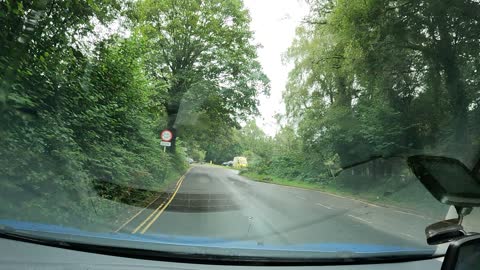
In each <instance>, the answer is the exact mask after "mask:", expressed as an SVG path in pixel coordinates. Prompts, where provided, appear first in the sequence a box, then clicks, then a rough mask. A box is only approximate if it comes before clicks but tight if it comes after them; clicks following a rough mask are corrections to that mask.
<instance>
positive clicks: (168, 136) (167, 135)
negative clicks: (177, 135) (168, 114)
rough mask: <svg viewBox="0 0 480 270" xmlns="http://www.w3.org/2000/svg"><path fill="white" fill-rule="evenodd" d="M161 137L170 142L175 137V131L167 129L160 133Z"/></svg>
mask: <svg viewBox="0 0 480 270" xmlns="http://www.w3.org/2000/svg"><path fill="white" fill-rule="evenodd" d="M160 139H162V141H164V142H169V141H171V140H172V139H173V133H172V132H171V131H170V130H168V129H165V130H163V131H162V132H161V133H160Z"/></svg>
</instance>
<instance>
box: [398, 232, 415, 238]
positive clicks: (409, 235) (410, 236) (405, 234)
mask: <svg viewBox="0 0 480 270" xmlns="http://www.w3.org/2000/svg"><path fill="white" fill-rule="evenodd" d="M400 234H401V235H404V236H406V237H409V238H412V239H415V237H414V236H413V235H411V234H408V233H400Z"/></svg>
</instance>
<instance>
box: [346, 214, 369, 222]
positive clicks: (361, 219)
mask: <svg viewBox="0 0 480 270" xmlns="http://www.w3.org/2000/svg"><path fill="white" fill-rule="evenodd" d="M347 216H349V217H351V218H354V219H358V220H360V221H363V222H365V223H368V224H372V222H370V221H368V220H365V219H363V218H359V217H356V216H352V215H347Z"/></svg>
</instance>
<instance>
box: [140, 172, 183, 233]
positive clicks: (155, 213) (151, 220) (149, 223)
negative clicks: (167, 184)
mask: <svg viewBox="0 0 480 270" xmlns="http://www.w3.org/2000/svg"><path fill="white" fill-rule="evenodd" d="M188 171H190V170H188ZM188 171H187V172H186V173H185V174H184V175H183V176H182V177H180V179H179V180H178V182H177V185H176V186H175V191H174V192H173V193H172V195H171V196H170V198H169V199H168V201H167V202H165V201H164V202H162V203H161V204H160V205H159V206H158V207H157V208H156V209H155V210H154V211H153V212H152V213H151V214H150V215H149V216H148V217H147V218H146V219H145V220H144V221H143V222H142V223H140V225H138V226H137V227H136V228H135V229H134V230H133V231H132V233H137V232H138V231H140V233H141V234H144V233H145V232H146V231H147V230H148V229H149V228H150V226H152V224H153V223H154V222H155V221H156V220H157V219H158V217H160V215H161V214H162V213H163V211H165V209H166V208H167V207H168V205H170V203H171V202H172V201H173V198H175V195H177V192H178V190H179V189H180V186H181V185H182V183H183V180H184V179H185V176H186V175H187V174H188ZM142 227H143V229H142ZM140 229H141V230H140Z"/></svg>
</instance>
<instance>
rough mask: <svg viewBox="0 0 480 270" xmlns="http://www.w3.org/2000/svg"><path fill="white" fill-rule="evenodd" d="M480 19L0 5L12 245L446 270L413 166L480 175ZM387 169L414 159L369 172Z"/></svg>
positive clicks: (119, 2)
mask: <svg viewBox="0 0 480 270" xmlns="http://www.w3.org/2000/svg"><path fill="white" fill-rule="evenodd" d="M478 14H480V4H479V3H478V2H477V1H462V0H459V1H448V3H444V2H439V1H434V0H421V1H411V2H405V1H395V0H392V1H364V0H335V1H330V0H313V1H302V0H286V1H275V0H268V1H266V0H265V1H255V0H200V1H199V0H155V1H154V0H137V1H127V0H109V1H83V0H82V1H78V0H64V1H55V0H43V1H22V0H3V1H0V40H1V41H2V42H1V43H0V179H1V180H0V224H1V227H0V228H4V226H8V228H11V229H17V230H20V231H22V232H29V233H31V234H34V235H35V234H42V235H44V233H45V232H48V237H51V238H55V239H57V238H58V239H61V238H62V237H67V236H68V237H73V238H69V239H83V240H82V241H86V242H87V243H90V242H95V241H96V240H94V239H97V238H98V239H108V241H107V240H105V241H107V242H108V244H109V245H110V244H111V245H116V242H115V241H117V240H122V241H123V242H122V243H123V244H122V245H125V243H127V244H126V245H127V246H132V247H133V246H134V244H133V242H135V243H147V242H148V243H149V246H148V248H151V249H162V250H164V249H166V250H168V249H169V245H171V244H175V245H177V246H176V248H179V246H180V247H182V246H185V247H191V246H195V247H196V248H197V249H196V251H195V252H200V253H201V252H202V250H203V251H205V252H207V251H206V250H207V248H213V249H208V252H213V253H215V252H227V253H228V254H235V255H239V256H242V254H246V253H242V252H247V251H246V250H250V251H252V250H253V251H252V252H254V253H255V254H254V255H256V256H260V255H262V254H263V253H262V252H264V251H265V252H267V251H268V252H270V253H268V254H269V255H268V256H275V254H277V255H278V256H285V255H284V253H281V251H284V252H285V251H292V253H291V254H290V256H297V255H295V254H299V255H298V256H303V255H302V254H303V253H302V252H309V254H310V255H309V256H314V257H315V256H323V257H342V258H346V257H356V256H375V255H378V254H382V255H385V254H387V255H392V254H393V255H397V254H398V255H399V254H402V255H411V254H431V253H432V252H433V251H434V250H435V247H430V246H428V245H426V241H425V236H424V229H425V227H426V226H427V225H429V224H431V223H433V222H434V221H437V220H439V219H442V218H444V217H445V215H446V214H447V208H446V206H443V205H441V204H440V203H439V202H437V201H436V200H435V199H434V198H433V197H432V196H431V195H430V194H429V193H428V191H427V190H426V189H425V188H424V187H423V186H422V185H421V184H420V182H419V181H418V180H416V178H415V177H414V176H413V175H412V174H411V172H410V171H409V169H408V167H407V166H406V162H405V159H403V158H400V157H402V156H405V157H406V156H409V155H414V154H435V155H438V156H448V157H453V158H456V159H459V160H462V161H463V162H464V163H465V164H467V165H468V166H471V167H470V168H473V166H474V165H475V164H476V162H477V161H478V160H477V159H478V152H479V147H478V146H479V144H480V141H479V140H478V138H480V107H479V102H480V96H479V92H478V85H479V84H480V81H479V78H480V77H479V76H478V74H477V73H478V70H479V64H480V61H479V57H478V56H479V53H480V44H479V43H478V40H479V38H480V31H477V29H478V19H479V18H478V16H479V15H478ZM379 156H383V157H392V156H394V157H395V158H384V159H381V158H376V159H372V161H370V162H366V163H361V161H365V160H369V159H371V158H372V157H379ZM359 162H360V163H359ZM357 163H358V164H359V165H358V166H351V168H349V169H348V170H344V171H343V172H342V173H341V174H339V175H337V173H338V172H339V171H340V170H341V168H342V167H345V166H348V165H351V164H357ZM477 216H478V214H476V212H475V211H474V213H473V214H472V215H471V216H469V217H467V219H466V222H470V223H469V224H470V225H469V226H471V227H473V228H478V226H479V224H480V218H478V217H477ZM87 237H88V238H87ZM131 240H135V241H131ZM129 241H130V242H129ZM95 243H104V242H102V241H100V240H99V241H98V242H95ZM135 247H137V246H135ZM145 247H146V245H144V246H143V248H145ZM172 248H173V247H172ZM215 248H217V249H218V250H217V251H215ZM177 251H178V250H177ZM256 251H258V252H256ZM295 252H298V253H295ZM292 254H293V255H292ZM312 254H313V255H312Z"/></svg>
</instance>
